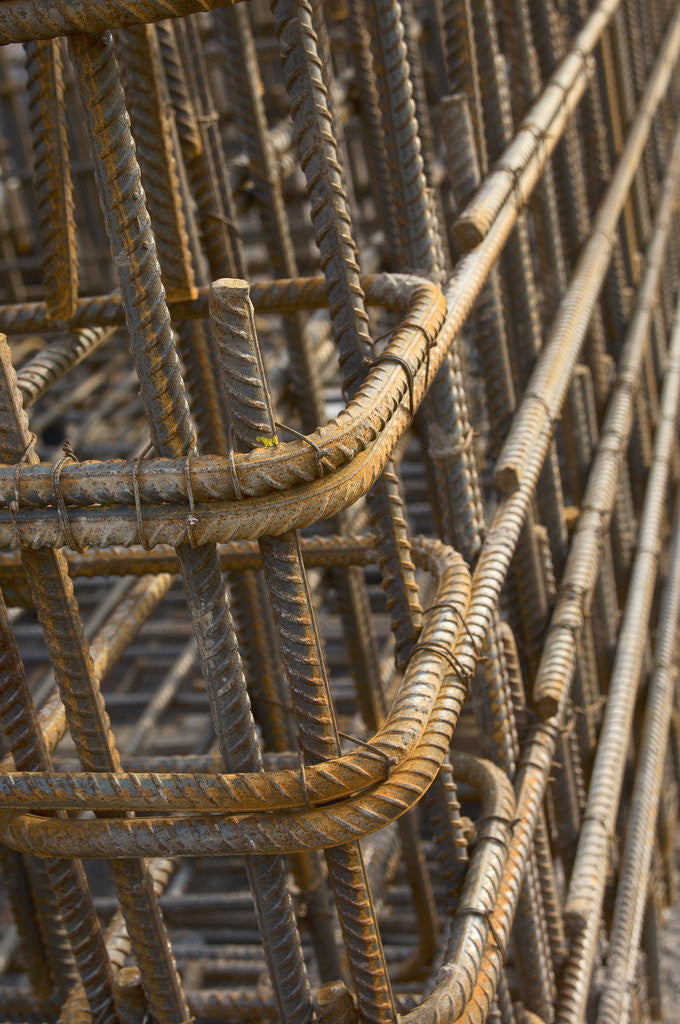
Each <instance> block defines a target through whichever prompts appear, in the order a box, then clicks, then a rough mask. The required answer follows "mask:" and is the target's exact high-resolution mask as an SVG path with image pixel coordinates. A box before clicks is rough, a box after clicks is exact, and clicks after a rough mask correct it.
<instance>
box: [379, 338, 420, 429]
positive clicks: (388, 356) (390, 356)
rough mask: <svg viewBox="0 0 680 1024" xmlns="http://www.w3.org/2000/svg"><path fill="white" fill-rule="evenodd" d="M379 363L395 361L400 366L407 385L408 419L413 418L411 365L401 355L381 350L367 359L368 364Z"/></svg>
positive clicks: (413, 403)
mask: <svg viewBox="0 0 680 1024" xmlns="http://www.w3.org/2000/svg"><path fill="white" fill-rule="evenodd" d="M380 363H396V364H397V365H398V366H401V368H402V370H403V371H404V373H405V374H406V383H407V386H408V401H409V416H410V419H411V420H413V417H414V415H415V402H414V398H413V392H414V380H413V367H412V366H411V364H410V363H409V362H408V361H407V360H406V359H404V358H403V357H402V356H398V355H395V354H394V353H392V352H381V353H380V355H377V356H376V357H375V358H374V359H369V360H368V365H369V366H379V365H380Z"/></svg>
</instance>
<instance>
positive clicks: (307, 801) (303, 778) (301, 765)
mask: <svg viewBox="0 0 680 1024" xmlns="http://www.w3.org/2000/svg"><path fill="white" fill-rule="evenodd" d="M298 765H299V768H300V781H301V783H302V795H303V797H304V799H305V804H306V806H307V807H309V808H310V809H311V806H312V802H311V800H310V799H309V793H308V792H307V775H306V772H305V762H304V761H303V759H302V751H300V752H299V756H298Z"/></svg>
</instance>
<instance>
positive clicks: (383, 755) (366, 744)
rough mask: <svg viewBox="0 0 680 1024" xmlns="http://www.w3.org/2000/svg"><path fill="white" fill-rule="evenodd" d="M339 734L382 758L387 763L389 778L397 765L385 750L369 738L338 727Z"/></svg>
mask: <svg viewBox="0 0 680 1024" xmlns="http://www.w3.org/2000/svg"><path fill="white" fill-rule="evenodd" d="M338 736H340V738H341V739H343V740H349V741H350V743H356V745H357V746H358V747H364V749H366V750H370V751H371V753H373V754H375V755H376V756H377V757H378V758H380V760H381V761H382V762H383V764H384V765H385V779H389V777H390V769H392V768H394V765H395V761H394V759H393V758H391V757H390V755H389V754H386V753H385V751H384V750H381V749H380V747H376V746H374V745H373V744H372V743H371V742H370V741H369V740H360V739H359V738H358V737H357V736H352V735H351V734H350V733H348V732H342V731H341V730H340V729H338Z"/></svg>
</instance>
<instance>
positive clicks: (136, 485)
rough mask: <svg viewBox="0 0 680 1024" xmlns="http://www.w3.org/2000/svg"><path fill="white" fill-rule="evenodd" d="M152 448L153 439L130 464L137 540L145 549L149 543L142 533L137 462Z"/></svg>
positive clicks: (149, 546) (142, 523) (148, 547)
mask: <svg viewBox="0 0 680 1024" xmlns="http://www.w3.org/2000/svg"><path fill="white" fill-rule="evenodd" d="M152 448H153V441H149V443H148V444H147V446H146V448H145V449H144V451H143V452H142V453H141V454H140V455H138V456H137V458H136V459H135V461H134V462H133V464H132V495H133V497H134V499H135V517H136V519H137V531H138V533H139V542H140V544H141V545H142V547H143V548H144V550H145V551H150V550H151V545H150V544H149V543H148V542H147V539H146V536H145V533H144V519H143V517H142V500H141V496H140V492H139V464H140V462H141V461H142V459H144V458H146V456H147V455H148V454H149V452H150V451H151V449H152Z"/></svg>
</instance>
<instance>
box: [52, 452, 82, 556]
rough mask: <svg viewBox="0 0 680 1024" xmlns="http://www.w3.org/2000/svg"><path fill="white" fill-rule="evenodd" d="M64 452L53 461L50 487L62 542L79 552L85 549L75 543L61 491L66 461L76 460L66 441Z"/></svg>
mask: <svg viewBox="0 0 680 1024" xmlns="http://www.w3.org/2000/svg"><path fill="white" fill-rule="evenodd" d="M63 450H64V454H63V455H62V457H61V458H60V459H59V461H58V462H57V463H55V466H54V469H53V470H52V489H53V490H54V496H55V498H56V502H57V514H58V516H59V522H60V524H61V530H62V533H63V535H64V544H65V546H66V547H69V548H71V550H72V551H80V552H81V553H82V552H83V551H84V550H85V549H84V548H83V547H81V546H80V544H77V543H76V540H75V538H74V536H73V531H72V530H71V523H70V522H69V518H68V512H67V510H66V502H65V501H64V495H63V494H62V491H61V472H62V470H63V468H64V466H65V465H66V463H67V462H78V458H77V457H76V455H75V453H74V451H73V449H72V447H71V445H70V444H69V443H68V441H65V442H64V445H63Z"/></svg>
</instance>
